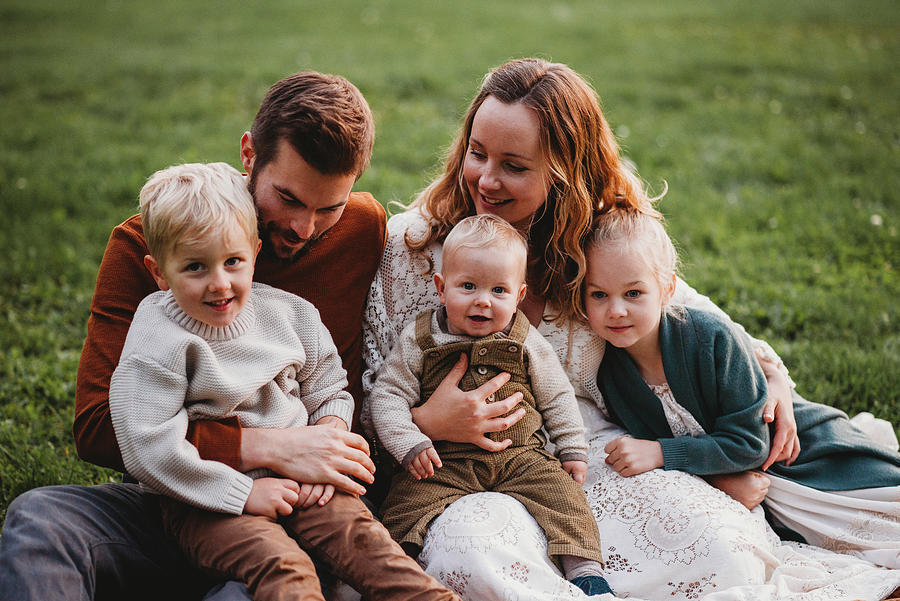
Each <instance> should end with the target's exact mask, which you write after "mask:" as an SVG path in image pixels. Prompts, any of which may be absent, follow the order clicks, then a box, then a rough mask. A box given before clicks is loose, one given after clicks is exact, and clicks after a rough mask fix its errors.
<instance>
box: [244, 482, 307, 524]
mask: <svg viewBox="0 0 900 601" xmlns="http://www.w3.org/2000/svg"><path fill="white" fill-rule="evenodd" d="M299 491H300V485H299V484H297V483H296V482H294V481H293V480H287V479H285V478H257V479H256V480H254V481H253V488H251V489H250V495H249V496H248V497H247V502H246V503H245V504H244V513H249V514H251V515H261V516H265V517H267V518H272V519H273V520H274V519H276V518H277V517H278V516H280V515H290V513H291V512H292V511H294V505H296V504H297V494H298V492H299Z"/></svg>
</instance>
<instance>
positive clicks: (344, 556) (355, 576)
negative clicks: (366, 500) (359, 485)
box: [283, 493, 461, 601]
mask: <svg viewBox="0 0 900 601" xmlns="http://www.w3.org/2000/svg"><path fill="white" fill-rule="evenodd" d="M283 523H284V527H285V529H286V530H288V531H289V532H290V533H291V534H292V535H293V536H294V537H295V538H296V539H297V541H298V542H299V543H300V546H301V547H303V548H304V549H306V550H307V551H308V552H309V553H311V554H312V555H314V556H315V557H316V558H317V559H320V560H321V561H322V562H323V563H325V564H326V565H327V566H328V568H329V569H330V570H331V571H332V572H333V573H334V574H335V575H336V576H337V577H338V578H340V579H341V580H343V581H344V582H347V583H348V584H350V585H351V586H352V587H353V588H355V589H356V590H357V591H359V592H360V593H362V594H363V596H364V597H366V598H367V599H372V600H373V601H377V600H379V599H384V600H394V599H396V600H398V601H399V600H404V599H416V600H417V601H420V600H421V601H427V600H428V601H430V600H434V601H438V600H440V601H461V600H460V599H459V597H457V596H456V595H454V594H453V593H451V592H450V591H449V590H447V589H446V588H444V587H443V586H442V585H441V584H440V583H439V582H438V581H437V580H435V579H434V578H432V577H431V576H429V575H427V574H426V573H425V572H424V571H423V570H422V568H421V567H419V564H418V563H416V561H415V560H414V559H412V558H411V557H409V556H408V555H407V554H406V553H404V552H403V549H401V548H400V545H398V544H397V543H396V542H395V541H394V540H393V539H392V538H391V536H390V534H388V531H387V529H386V528H385V527H384V526H383V525H382V524H381V522H379V521H378V520H376V519H375V518H374V517H373V516H372V514H371V513H370V512H369V510H368V509H366V507H365V505H363V503H362V501H360V499H359V498H358V497H355V496H352V495H348V494H346V493H336V494H335V496H334V497H333V498H332V499H331V501H329V502H328V503H327V504H326V505H324V506H321V507H320V506H313V507H309V508H307V509H297V510H295V511H294V513H293V514H291V515H290V516H289V517H287V518H285V519H284V521H283Z"/></svg>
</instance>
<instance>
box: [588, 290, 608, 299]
mask: <svg viewBox="0 0 900 601" xmlns="http://www.w3.org/2000/svg"><path fill="white" fill-rule="evenodd" d="M591 298H596V299H601V298H606V293H605V292H600V291H599V290H594V291H593V292H591Z"/></svg>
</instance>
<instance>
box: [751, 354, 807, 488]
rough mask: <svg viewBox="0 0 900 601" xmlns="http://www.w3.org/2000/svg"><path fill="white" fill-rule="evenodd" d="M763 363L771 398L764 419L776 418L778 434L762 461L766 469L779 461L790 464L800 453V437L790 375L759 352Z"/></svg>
mask: <svg viewBox="0 0 900 601" xmlns="http://www.w3.org/2000/svg"><path fill="white" fill-rule="evenodd" d="M756 359H757V360H758V361H759V366H760V367H762V370H763V373H764V374H765V375H766V384H767V386H768V392H769V398H768V399H767V400H766V405H765V407H763V421H764V422H766V423H767V424H768V423H771V422H772V421H773V420H774V421H775V435H774V436H773V437H772V444H771V446H770V447H769V456H768V457H767V458H766V461H765V463H763V464H762V467H761V468H760V469H762V470H763V471H765V470H767V469H769V468H770V467H772V464H774V463H776V462H778V461H784V464H785V465H790V464H792V463H793V462H794V461H796V459H797V456H798V455H800V439H799V438H798V437H797V422H796V420H794V402H793V400H792V398H791V385H790V383H789V382H788V379H787V376H785V375H784V373H783V372H782V371H781V370H780V369H778V366H777V365H775V364H774V363H772V362H771V361H769V360H767V359H764V358H763V357H761V356H760V355H759V353H757V354H756Z"/></svg>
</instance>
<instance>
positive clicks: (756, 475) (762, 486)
mask: <svg viewBox="0 0 900 601" xmlns="http://www.w3.org/2000/svg"><path fill="white" fill-rule="evenodd" d="M704 478H705V479H706V481H707V482H709V483H710V484H712V485H713V486H715V487H716V488H718V489H719V490H721V491H722V492H724V493H725V494H727V495H728V496H729V497H731V498H732V499H734V500H735V501H737V502H739V503H741V504H742V505H743V506H744V507H746V508H747V509H753V508H754V507H756V506H757V505H759V504H760V503H762V502H763V501H764V500H765V498H766V494H768V492H769V484H770V483H771V480H769V477H768V476H766V475H765V474H763V473H762V472H749V471H748V472H738V473H737V474H719V475H717V476H704Z"/></svg>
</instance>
